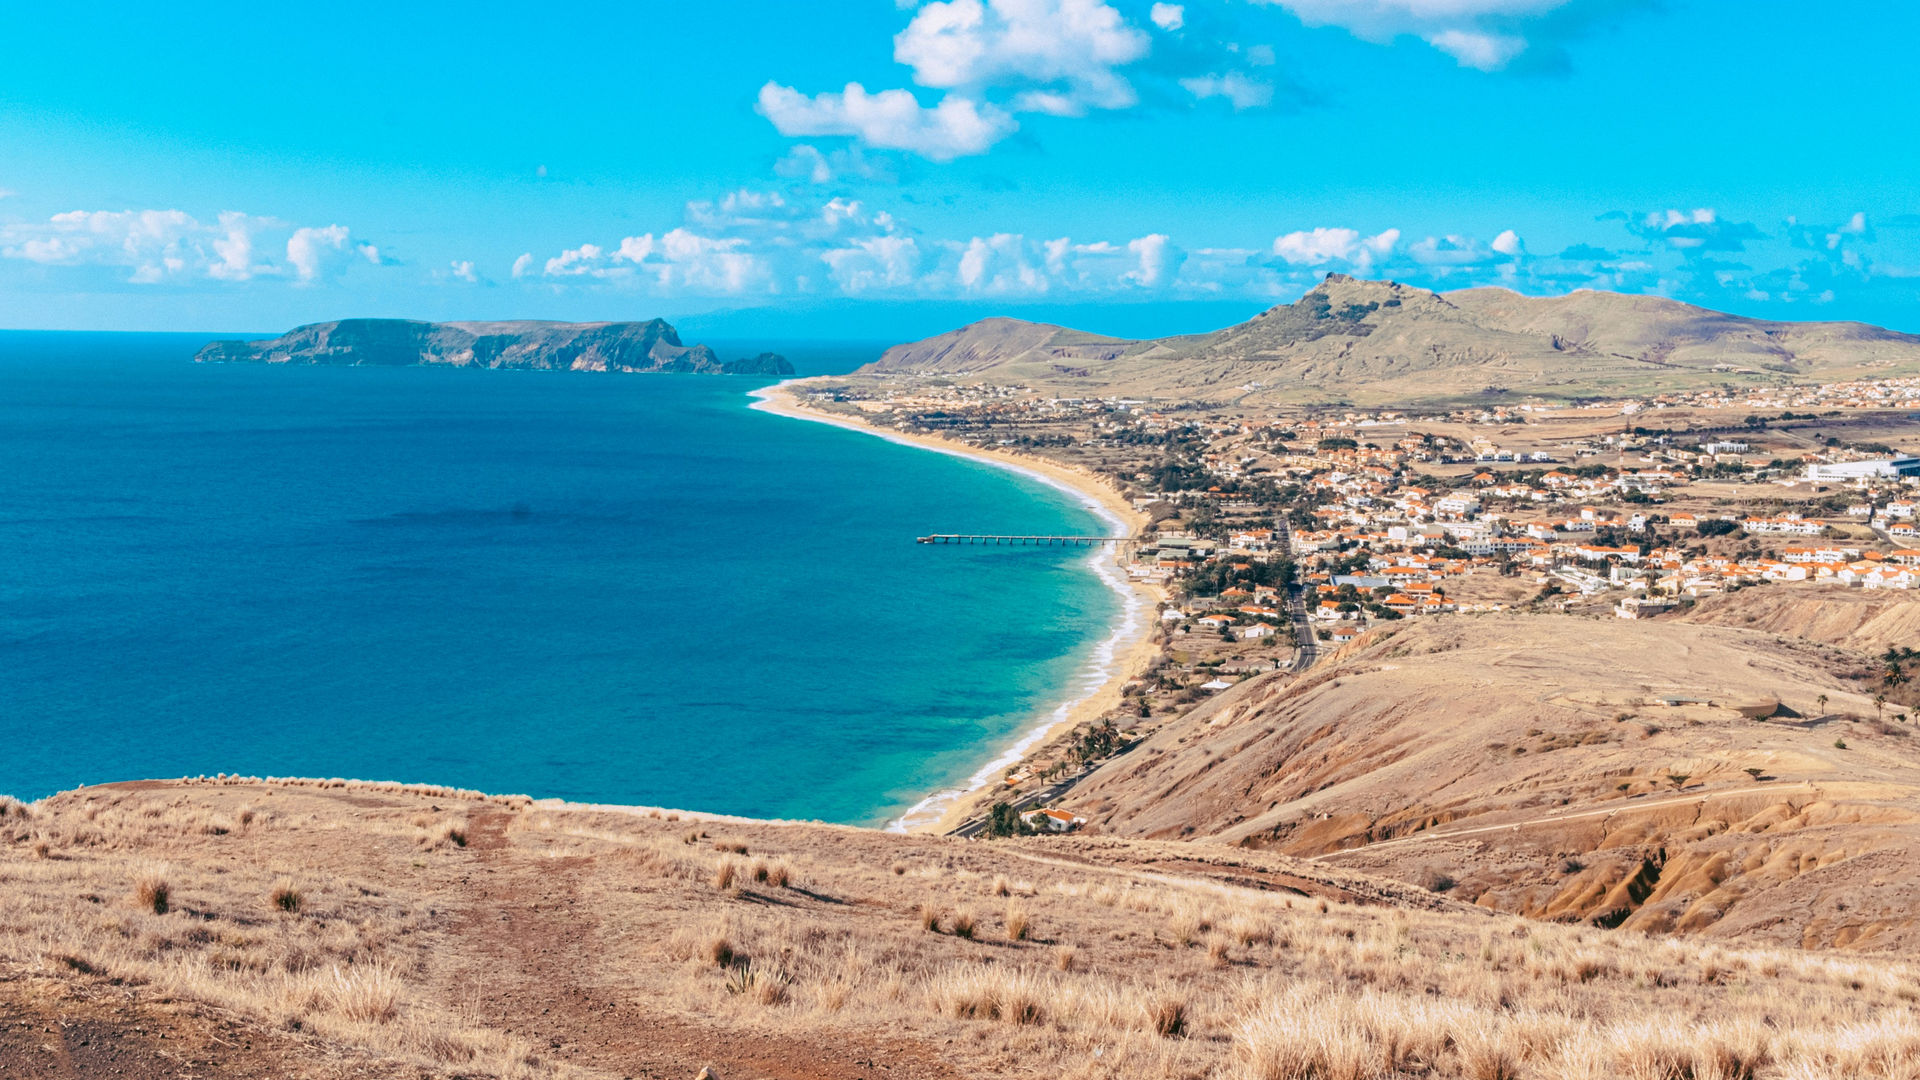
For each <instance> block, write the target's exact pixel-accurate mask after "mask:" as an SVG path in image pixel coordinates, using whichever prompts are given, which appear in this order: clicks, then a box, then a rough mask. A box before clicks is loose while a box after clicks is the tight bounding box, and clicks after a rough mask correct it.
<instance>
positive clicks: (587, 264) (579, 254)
mask: <svg viewBox="0 0 1920 1080" xmlns="http://www.w3.org/2000/svg"><path fill="white" fill-rule="evenodd" d="M647 241H648V242H649V243H651V242H652V241H653V237H651V236H649V237H647ZM602 254H604V253H603V252H602V251H601V250H600V248H599V246H598V245H595V244H581V245H580V246H579V247H577V248H568V249H567V250H565V251H562V252H561V253H560V254H558V255H555V256H554V257H553V258H551V259H548V260H547V265H546V267H545V269H543V270H542V271H541V272H542V273H544V274H546V275H547V276H548V277H577V276H579V275H581V274H593V275H594V276H596V277H605V276H606V275H605V274H603V273H597V272H596V271H597V270H599V269H600V256H601V255H602Z"/></svg>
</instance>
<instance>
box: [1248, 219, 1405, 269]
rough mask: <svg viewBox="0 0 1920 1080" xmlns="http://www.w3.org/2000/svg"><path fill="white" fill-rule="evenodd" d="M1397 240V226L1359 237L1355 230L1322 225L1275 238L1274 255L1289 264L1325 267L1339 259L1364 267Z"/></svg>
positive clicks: (1340, 261)
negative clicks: (1330, 227)
mask: <svg viewBox="0 0 1920 1080" xmlns="http://www.w3.org/2000/svg"><path fill="white" fill-rule="evenodd" d="M1399 242H1400V230H1399V229H1387V230H1385V231H1384V232H1379V233H1375V234H1374V235H1372V236H1362V235H1360V232H1359V231H1358V230H1356V229H1329V228H1324V227H1322V228H1316V229H1311V230H1302V231H1299V232H1290V233H1286V234H1285V235H1282V236H1279V237H1276V238H1274V241H1273V254H1275V255H1277V256H1279V257H1280V259H1281V260H1283V261H1284V262H1286V263H1287V264H1288V265H1291V266H1326V265H1328V264H1330V263H1336V262H1338V263H1345V264H1347V265H1349V266H1353V267H1366V266H1371V265H1372V264H1373V262H1374V261H1375V260H1376V259H1378V258H1379V257H1380V256H1383V255H1386V254H1387V253H1389V252H1391V251H1392V250H1393V247H1394V245H1395V244H1398V243H1399Z"/></svg>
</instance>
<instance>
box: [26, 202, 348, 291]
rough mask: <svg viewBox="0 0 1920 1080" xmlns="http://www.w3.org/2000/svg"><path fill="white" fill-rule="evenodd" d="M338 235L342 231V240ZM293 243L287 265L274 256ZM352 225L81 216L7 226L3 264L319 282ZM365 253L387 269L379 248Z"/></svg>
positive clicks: (139, 276) (132, 213) (133, 278)
mask: <svg viewBox="0 0 1920 1080" xmlns="http://www.w3.org/2000/svg"><path fill="white" fill-rule="evenodd" d="M335 230H337V231H338V233H337V236H338V239H337V241H336V240H335V235H336V234H335ZM282 238H285V240H284V243H285V252H286V258H285V261H276V260H275V259H274V258H273V257H272V255H271V254H265V255H263V254H262V253H263V252H272V251H273V250H274V249H275V248H276V247H279V246H280V244H281V242H282ZM346 244H347V230H346V227H345V226H340V225H331V226H327V227H326V228H323V229H311V228H305V229H297V228H294V227H293V226H292V225H289V224H287V223H285V222H282V221H278V220H276V219H274V218H270V217H258V216H255V215H252V214H245V213H240V212H238V211H226V212H223V213H221V214H219V215H217V216H216V218H215V220H214V221H212V222H203V221H201V220H199V219H198V218H195V217H194V216H193V215H191V214H188V213H186V212H185V211H182V210H73V211H68V212H66V213H62V214H55V215H53V216H52V217H51V218H48V219H47V220H46V221H45V222H31V223H18V224H11V225H0V258H6V259H17V260H21V261H25V262H33V263H39V264H41V265H45V266H63V267H88V266H94V267H111V268H116V269H119V270H123V271H124V272H125V274H126V277H125V280H127V281H129V282H131V283H134V284H140V285H153V284H160V283H165V282H182V281H188V280H192V279H196V278H208V279H212V280H215V281H223V282H244V281H249V280H252V279H254V278H257V277H292V278H294V279H295V280H296V281H311V280H314V278H315V277H316V276H318V275H319V274H321V273H322V272H323V270H324V269H325V268H326V267H328V266H331V265H333V264H332V263H331V262H329V257H330V256H331V255H332V254H334V253H335V252H345V251H346ZM359 250H360V251H361V253H362V254H366V255H368V256H369V259H370V261H373V262H375V263H379V262H380V260H379V257H378V252H377V250H376V249H374V248H373V247H372V245H363V246H362V247H361V248H360V249H359Z"/></svg>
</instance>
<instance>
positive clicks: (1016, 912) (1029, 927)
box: [1007, 904, 1033, 941]
mask: <svg viewBox="0 0 1920 1080" xmlns="http://www.w3.org/2000/svg"><path fill="white" fill-rule="evenodd" d="M1032 931H1033V918H1032V916H1030V915H1028V914H1027V909H1026V908H1023V907H1020V906H1019V905H1017V904H1010V905H1008V907H1007V940H1008V941H1025V940H1027V935H1028V934H1030V933H1032Z"/></svg>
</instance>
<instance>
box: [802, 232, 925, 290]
mask: <svg viewBox="0 0 1920 1080" xmlns="http://www.w3.org/2000/svg"><path fill="white" fill-rule="evenodd" d="M820 259H821V261H822V262H824V263H826V264H827V270H828V276H829V277H831V278H832V280H833V282H834V284H836V285H838V286H839V287H840V291H841V292H844V293H847V294H848V295H854V294H858V293H865V292H872V291H874V290H876V289H902V288H908V287H911V286H912V285H913V284H914V281H915V279H916V277H917V275H918V274H919V271H920V245H919V244H917V243H915V242H914V239H913V238H912V237H910V236H868V237H862V238H860V239H858V240H855V241H853V242H852V243H851V244H849V245H847V246H845V247H836V248H832V249H829V250H827V251H825V252H822V253H821V255H820Z"/></svg>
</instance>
